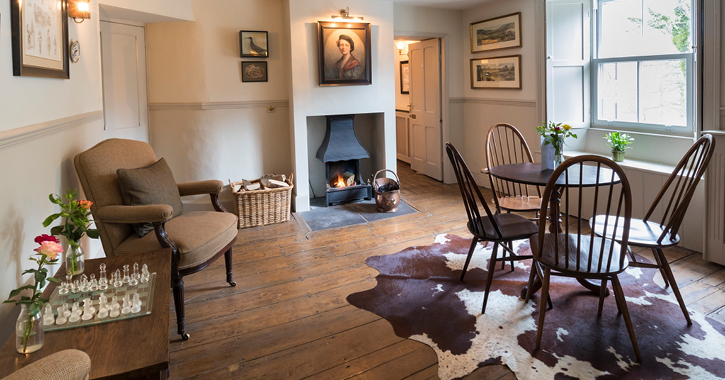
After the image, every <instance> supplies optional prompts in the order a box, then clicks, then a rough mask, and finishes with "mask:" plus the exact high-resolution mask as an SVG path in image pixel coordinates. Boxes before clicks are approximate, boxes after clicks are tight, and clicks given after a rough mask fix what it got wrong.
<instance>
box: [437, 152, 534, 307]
mask: <svg viewBox="0 0 725 380" xmlns="http://www.w3.org/2000/svg"><path fill="white" fill-rule="evenodd" d="M446 151H447V152H448V158H449V159H450V160H451V164H452V165H453V171H454V172H455V173H456V179H457V180H458V187H459V188H460V190H461V196H462V197H463V205H464V206H465V208H466V214H467V215H468V224H467V225H466V226H467V227H468V231H469V232H470V233H471V235H473V241H472V242H471V248H470V249H469V250H468V256H467V257H466V263H465V264H464V265H463V273H461V281H463V277H464V276H465V275H466V270H467V269H468V264H469V263H470V262H471V256H473V251H474V250H475V248H476V244H477V243H478V242H479V241H484V242H493V252H492V253H491V259H490V260H489V265H488V280H487V282H486V291H485V293H484V296H483V308H482V310H481V313H482V314H485V313H486V303H487V302H488V293H489V291H490V289H491V281H492V280H493V272H494V269H495V266H496V261H504V259H505V261H511V260H513V261H518V260H525V259H530V258H531V255H520V256H519V255H518V254H517V253H516V252H514V251H513V250H512V249H511V248H510V247H509V246H507V245H508V243H510V242H512V241H514V240H522V239H528V238H529V237H530V236H531V235H533V234H535V233H536V232H537V226H536V224H535V223H534V222H532V221H530V220H528V219H526V218H524V217H523V216H521V215H517V214H494V213H492V212H491V209H490V208H489V207H488V204H486V200H485V199H484V197H483V194H481V188H480V187H478V185H477V184H476V180H475V179H474V178H473V174H471V171H470V170H469V169H468V166H467V165H466V162H465V161H464V160H463V157H461V154H460V153H458V150H456V148H455V147H453V145H451V143H449V142H448V143H446ZM481 208H483V214H482V213H481ZM499 246H500V247H502V248H503V249H504V251H508V253H509V255H510V256H509V257H506V258H504V257H501V258H498V257H496V256H497V254H498V248H499Z"/></svg>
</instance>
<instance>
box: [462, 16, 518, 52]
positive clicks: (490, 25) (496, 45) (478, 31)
mask: <svg viewBox="0 0 725 380" xmlns="http://www.w3.org/2000/svg"><path fill="white" fill-rule="evenodd" d="M470 29H471V53H478V52H482V51H490V50H498V49H506V48H511V47H521V12H518V13H512V14H510V15H506V16H501V17H496V18H492V19H488V20H483V21H478V22H473V23H471V27H470Z"/></svg>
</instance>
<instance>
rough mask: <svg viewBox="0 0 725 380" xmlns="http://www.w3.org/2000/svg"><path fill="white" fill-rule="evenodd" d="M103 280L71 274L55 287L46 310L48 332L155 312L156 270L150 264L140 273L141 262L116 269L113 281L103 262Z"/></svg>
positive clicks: (101, 274) (92, 275)
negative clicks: (130, 268) (130, 271)
mask: <svg viewBox="0 0 725 380" xmlns="http://www.w3.org/2000/svg"><path fill="white" fill-rule="evenodd" d="M99 269H100V276H99V279H98V280H97V279H96V275H95V273H93V274H91V276H90V279H89V278H88V276H86V275H85V274H82V275H80V276H75V279H74V278H73V276H70V275H67V276H66V281H63V282H62V283H61V284H60V286H58V287H56V288H55V290H53V294H51V296H50V302H48V303H47V304H46V305H45V308H44V309H43V313H42V315H43V326H44V330H45V331H53V330H62V329H68V328H74V327H80V326H88V325H94V324H100V323H107V322H114V321H119V320H123V319H128V318H135V317H140V316H144V315H149V314H151V307H152V306H153V296H154V284H155V282H156V272H153V273H150V272H149V270H148V267H147V266H146V264H144V265H143V267H142V269H141V272H139V267H138V263H135V264H133V273H129V265H124V266H123V275H121V269H116V271H115V272H114V273H113V276H111V279H110V280H109V279H108V277H107V276H106V264H101V265H100V267H99Z"/></svg>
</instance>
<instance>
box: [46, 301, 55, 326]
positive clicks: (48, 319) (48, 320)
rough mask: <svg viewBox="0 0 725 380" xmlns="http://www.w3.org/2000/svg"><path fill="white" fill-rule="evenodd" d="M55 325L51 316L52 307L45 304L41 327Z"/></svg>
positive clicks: (53, 317)
mask: <svg viewBox="0 0 725 380" xmlns="http://www.w3.org/2000/svg"><path fill="white" fill-rule="evenodd" d="M53 323H55V316H54V315H53V306H50V304H49V303H47V304H45V310H44V311H43V325H44V326H49V325H52V324H53Z"/></svg>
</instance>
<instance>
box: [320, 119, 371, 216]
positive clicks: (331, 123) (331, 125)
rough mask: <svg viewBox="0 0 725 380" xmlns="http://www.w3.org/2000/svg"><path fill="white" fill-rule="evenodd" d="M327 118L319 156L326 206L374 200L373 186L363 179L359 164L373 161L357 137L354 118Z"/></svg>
mask: <svg viewBox="0 0 725 380" xmlns="http://www.w3.org/2000/svg"><path fill="white" fill-rule="evenodd" d="M325 118H326V119H327V128H326V129H325V138H324V139H323V140H322V145H320V148H319V149H318V150H317V155H316V157H317V158H318V159H319V160H320V161H322V162H324V163H325V180H326V181H327V184H326V190H325V205H326V206H331V205H333V204H339V203H347V202H353V201H358V200H363V199H372V196H373V190H372V186H371V185H370V184H369V182H368V183H366V182H365V181H363V180H362V178H361V176H360V160H361V159H365V158H370V154H369V153H368V151H367V150H365V148H363V147H362V145H360V142H359V141H358V139H357V136H356V135H355V129H354V125H353V119H354V118H355V115H337V116H326V117H325Z"/></svg>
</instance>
